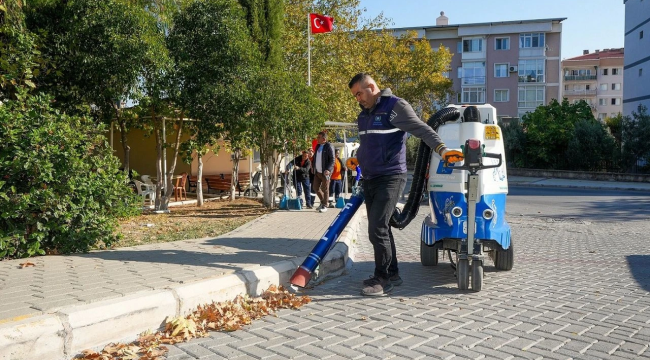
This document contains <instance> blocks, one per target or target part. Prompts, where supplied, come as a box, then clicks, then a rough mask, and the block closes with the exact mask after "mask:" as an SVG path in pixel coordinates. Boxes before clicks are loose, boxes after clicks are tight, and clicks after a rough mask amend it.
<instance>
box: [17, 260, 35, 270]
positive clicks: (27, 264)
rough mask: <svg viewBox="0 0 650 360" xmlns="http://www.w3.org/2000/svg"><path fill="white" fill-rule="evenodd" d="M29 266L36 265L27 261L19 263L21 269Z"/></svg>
mask: <svg viewBox="0 0 650 360" xmlns="http://www.w3.org/2000/svg"><path fill="white" fill-rule="evenodd" d="M29 266H36V265H34V263H30V262H29V261H27V262H24V263H21V264H20V268H21V269H24V268H26V267H29Z"/></svg>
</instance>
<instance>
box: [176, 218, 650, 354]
mask: <svg viewBox="0 0 650 360" xmlns="http://www.w3.org/2000/svg"><path fill="white" fill-rule="evenodd" d="M426 213H427V208H426V207H423V208H422V209H421V210H420V215H419V216H418V217H417V218H416V219H415V220H413V223H412V224H411V225H410V226H409V227H408V228H406V229H405V230H404V231H396V232H395V235H396V241H397V244H398V245H397V246H398V258H399V259H400V261H401V263H400V264H401V265H400V269H401V275H402V277H403V279H404V284H403V285H401V286H399V287H396V288H395V290H394V291H393V293H392V295H391V296H388V297H381V298H367V297H361V296H360V295H359V290H360V288H361V282H362V280H363V279H365V278H366V277H367V276H368V275H369V274H371V273H372V269H373V264H372V250H371V248H370V245H369V243H368V240H367V238H366V237H365V236H363V235H362V236H359V239H357V241H356V248H355V251H356V254H355V257H356V258H355V261H356V263H355V265H354V267H353V269H352V271H351V273H350V274H349V275H345V276H342V277H339V278H336V279H334V280H331V281H329V282H326V283H324V284H322V285H319V286H317V287H315V288H314V289H312V290H308V291H306V294H308V295H310V296H311V297H312V298H313V300H314V301H313V302H312V303H310V304H308V305H306V306H304V307H302V308H301V309H299V310H283V311H281V312H280V313H279V316H278V317H266V318H264V319H262V320H258V321H255V322H254V323H253V324H252V325H251V326H249V327H247V328H246V329H245V330H242V331H236V332H232V333H222V332H213V333H211V335H210V337H208V338H204V339H196V340H193V341H190V342H188V343H184V344H178V345H177V346H174V347H172V348H171V350H170V353H169V357H168V359H170V360H172V359H173V360H180V359H196V358H200V359H359V358H363V359H451V358H457V359H464V358H469V359H541V358H545V359H638V358H648V357H650V350H649V349H648V346H649V344H650V292H649V290H650V260H649V259H650V246H648V243H647V239H648V235H647V234H648V225H647V224H646V223H645V222H643V221H630V222H622V221H617V222H605V223H603V222H599V223H591V222H589V221H584V220H561V219H545V218H541V217H528V216H513V215H512V214H508V217H509V218H508V221H509V223H510V224H511V226H512V231H513V234H514V238H513V241H514V244H515V267H514V269H513V270H512V271H509V272H503V271H496V270H494V267H493V264H492V263H491V261H489V260H488V261H487V264H486V268H485V282H484V286H483V289H484V290H483V291H481V292H480V293H474V292H470V291H467V292H460V291H459V290H458V289H457V288H456V280H455V277H454V275H453V271H452V269H451V268H450V266H449V263H448V260H447V259H444V260H442V259H441V262H440V264H439V265H438V266H437V267H423V266H421V265H420V262H419V230H420V226H419V224H420V223H421V221H422V218H423V217H424V215H425V214H426ZM365 226H366V224H365V223H363V224H362V228H365Z"/></svg>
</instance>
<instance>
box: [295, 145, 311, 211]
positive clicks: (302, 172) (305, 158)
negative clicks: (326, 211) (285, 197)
mask: <svg viewBox="0 0 650 360" xmlns="http://www.w3.org/2000/svg"><path fill="white" fill-rule="evenodd" d="M290 164H291V165H293V166H294V170H295V174H296V175H295V179H296V184H295V185H296V192H297V193H298V198H299V199H300V203H301V204H302V198H300V197H301V196H302V192H303V190H304V191H305V202H306V203H307V208H308V209H312V208H313V204H312V203H311V195H310V192H311V184H310V182H309V172H310V171H311V161H309V153H307V150H303V151H302V155H300V156H298V157H296V158H295V159H293V161H292V162H291V163H290ZM301 185H302V186H301Z"/></svg>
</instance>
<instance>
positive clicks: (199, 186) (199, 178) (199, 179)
mask: <svg viewBox="0 0 650 360" xmlns="http://www.w3.org/2000/svg"><path fill="white" fill-rule="evenodd" d="M196 154H197V156H198V161H199V171H198V173H197V175H196V206H199V207H201V206H203V156H202V155H201V153H200V152H198V151H197V152H196Z"/></svg>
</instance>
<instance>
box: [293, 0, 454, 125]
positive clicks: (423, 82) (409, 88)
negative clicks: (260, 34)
mask: <svg viewBox="0 0 650 360" xmlns="http://www.w3.org/2000/svg"><path fill="white" fill-rule="evenodd" d="M310 12H316V13H321V14H327V15H329V16H332V17H333V18H334V25H335V26H334V30H333V31H332V32H331V33H327V34H316V35H313V36H312V41H311V49H312V51H311V75H312V85H313V86H314V88H316V89H318V96H319V98H320V99H321V100H323V101H324V103H325V104H326V106H327V113H328V114H329V119H330V120H335V121H345V122H352V121H354V119H356V116H357V114H358V112H359V107H358V104H357V103H356V101H355V100H354V98H353V97H352V96H351V95H350V92H349V89H348V86H347V85H348V82H349V81H350V79H351V78H352V76H354V75H355V74H357V73H359V72H362V71H363V72H368V73H370V74H372V75H373V77H374V78H375V79H376V80H377V82H378V84H379V85H380V86H381V87H389V88H391V89H392V90H393V92H394V93H395V94H396V95H397V96H400V97H402V98H404V99H406V100H407V101H409V102H410V103H411V104H412V105H413V107H414V109H416V111H418V113H419V115H420V116H421V117H422V118H427V117H428V116H429V115H430V114H432V113H434V112H435V110H434V101H438V102H444V100H445V98H446V95H447V94H448V93H449V92H450V91H451V85H452V82H451V80H449V79H447V78H445V77H444V76H443V72H445V71H448V70H449V66H450V62H451V54H450V53H449V51H448V50H446V49H445V48H444V47H440V44H439V43H436V42H435V41H430V40H427V39H418V38H417V35H416V33H415V32H409V33H406V34H404V35H402V36H400V37H395V36H394V33H393V32H392V31H390V30H387V27H388V26H389V25H390V20H389V19H386V18H385V17H383V15H380V16H377V17H375V18H367V17H365V16H364V9H361V8H360V7H359V1H358V0H323V1H317V2H314V1H310V0H289V1H287V6H286V13H287V15H286V29H287V31H286V36H285V48H286V51H285V58H286V61H287V65H288V68H289V69H290V70H291V71H295V72H298V73H301V74H303V76H304V77H305V78H306V77H307V54H306V53H307V49H306V47H307V44H306V40H307V14H308V13H310Z"/></svg>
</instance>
